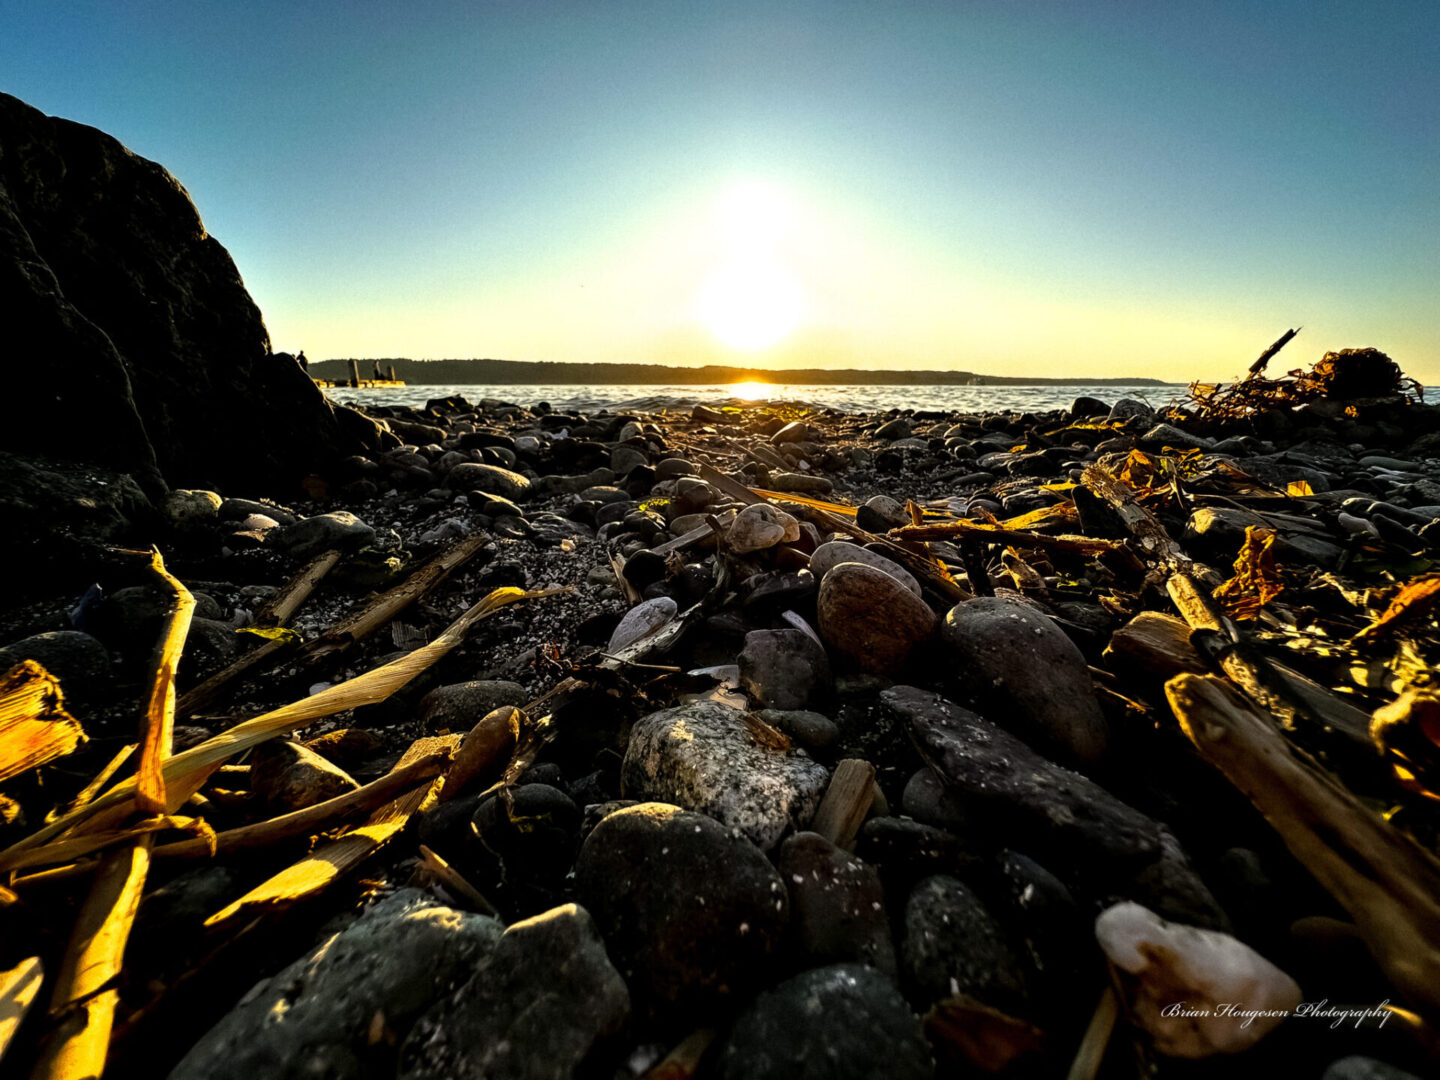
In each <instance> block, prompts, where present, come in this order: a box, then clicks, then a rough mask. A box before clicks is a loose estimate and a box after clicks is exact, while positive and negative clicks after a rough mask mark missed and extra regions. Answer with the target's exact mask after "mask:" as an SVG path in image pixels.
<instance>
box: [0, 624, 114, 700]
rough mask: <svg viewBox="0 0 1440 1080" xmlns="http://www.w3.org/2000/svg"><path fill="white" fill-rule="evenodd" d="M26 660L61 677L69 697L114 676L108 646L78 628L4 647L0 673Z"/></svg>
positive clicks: (85, 692) (94, 688)
mask: <svg viewBox="0 0 1440 1080" xmlns="http://www.w3.org/2000/svg"><path fill="white" fill-rule="evenodd" d="M22 660H34V661H35V662H36V663H37V664H39V665H40V666H41V667H43V668H44V669H45V670H46V671H48V672H50V674H51V675H54V676H55V677H56V678H57V679H59V680H60V690H61V692H62V693H63V694H65V696H66V697H69V698H82V699H83V698H84V697H86V696H88V695H92V694H94V693H96V692H97V691H98V690H100V689H101V686H102V684H103V683H105V682H108V681H109V679H110V654H109V653H108V652H107V651H106V650H105V646H104V645H102V644H100V642H99V641H98V640H97V639H95V638H93V637H91V636H90V635H89V634H82V633H80V632H79V631H78V630H52V631H51V632H50V633H48V634H34V635H32V636H30V637H27V638H21V639H20V640H19V641H16V642H12V643H11V644H9V645H6V646H5V647H4V648H3V649H0V674H3V673H4V672H6V671H9V670H10V669H11V668H12V667H14V666H15V665H16V664H18V663H20V662H21V661H22Z"/></svg>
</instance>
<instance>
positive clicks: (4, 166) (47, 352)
mask: <svg viewBox="0 0 1440 1080" xmlns="http://www.w3.org/2000/svg"><path fill="white" fill-rule="evenodd" d="M0 307H3V308H4V309H5V311H6V312H7V313H8V314H7V318H6V322H7V326H6V330H7V334H6V337H7V339H8V340H7V341H6V344H7V346H8V349H7V352H8V354H9V363H8V364H7V365H6V371H5V378H6V380H7V383H8V387H7V389H8V390H9V391H10V392H9V393H7V394H6V398H7V399H8V400H9V401H10V402H11V403H12V407H11V408H10V409H7V410H6V416H5V422H4V424H3V425H0V448H5V449H12V450H16V451H19V452H22V453H27V452H29V453H44V454H49V455H52V456H56V457H62V458H67V459H71V460H80V461H91V462H98V463H103V464H105V465H108V466H109V467H111V468H115V469H119V470H122V471H128V472H131V473H132V474H134V475H135V477H136V479H137V480H139V481H140V483H141V484H142V486H144V487H146V488H147V489H148V490H150V491H151V492H152V493H153V492H155V491H157V490H159V488H160V480H161V478H162V477H163V479H164V481H165V482H168V483H169V484H170V485H171V486H174V487H187V488H193V487H201V488H219V489H221V490H229V491H233V492H242V493H245V494H255V493H259V492H266V491H272V492H273V491H280V490H288V489H291V488H293V487H294V486H295V484H296V482H297V481H298V480H299V479H300V478H301V477H303V476H304V475H305V474H306V473H307V472H309V471H312V470H313V469H315V468H317V467H319V466H321V465H323V464H324V463H325V462H326V461H328V460H329V459H331V458H333V457H335V456H336V455H337V454H342V453H349V452H352V451H353V449H355V448H356V447H351V446H350V445H349V444H350V442H351V439H350V438H348V437H347V436H346V435H345V434H343V433H342V432H341V430H340V428H339V426H338V424H337V419H336V414H335V411H334V409H333V408H332V407H331V406H330V405H329V403H328V402H327V401H326V400H325V398H324V397H323V395H321V393H320V392H319V390H317V389H316V388H315V386H314V384H313V383H312V382H311V381H310V379H309V378H308V377H307V376H306V374H305V373H304V372H303V371H302V370H301V369H300V368H299V366H298V365H297V364H296V363H295V362H294V360H293V359H291V358H290V357H289V356H287V355H285V354H278V355H277V354H272V353H271V351H270V338H269V335H268V334H267V333H266V330H265V324H264V322H263V321H262V319H261V317H260V311H259V309H258V308H257V307H256V306H255V303H254V301H253V300H251V299H250V295H249V294H248V293H247V292H246V291H245V285H244V283H243V282H242V281H241V280H240V274H239V272H238V271H237V270H236V269H235V264H234V262H233V261H232V260H231V258H230V255H229V253H228V252H227V251H226V250H225V249H224V248H223V247H222V246H221V245H220V243H219V242H218V241H216V240H215V239H214V238H213V237H211V236H209V235H208V234H207V233H206V232H205V228H204V225H203V224H201V221H200V217H199V214H198V213H197V212H196V210H195V206H194V204H192V203H191V201H190V197H189V196H188V195H187V194H186V192H185V189H184V188H183V187H181V186H180V184H179V183H178V182H177V181H176V179H175V178H174V177H173V176H171V175H170V174H169V173H168V172H167V171H166V170H165V169H164V168H162V167H161V166H160V165H157V164H156V163H155V162H153V161H147V160H146V159H144V158H142V157H139V156H137V155H135V154H133V153H131V152H130V151H129V150H127V149H126V148H125V147H124V146H122V145H121V144H120V143H119V142H117V141H116V140H115V139H113V138H111V137H110V136H108V135H106V134H104V133H103V132H100V131H96V130H95V129H94V128H90V127H85V126H84V125H81V124H76V123H72V122H70V121H68V120H61V119H57V118H54V117H49V116H46V115H44V114H43V113H41V112H39V111H37V110H35V109H33V108H31V107H30V106H28V105H26V104H25V103H24V102H22V101H19V100H18V99H16V98H13V97H10V96H8V95H5V94H0Z"/></svg>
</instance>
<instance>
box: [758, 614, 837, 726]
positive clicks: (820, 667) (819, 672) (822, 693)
mask: <svg viewBox="0 0 1440 1080" xmlns="http://www.w3.org/2000/svg"><path fill="white" fill-rule="evenodd" d="M739 665H740V685H741V686H742V687H743V688H744V689H745V692H746V693H747V694H749V695H750V696H751V697H753V698H754V699H755V700H756V701H757V702H759V704H760V706H761V707H762V708H766V709H803V708H805V707H806V706H807V705H809V704H811V703H812V702H814V701H816V700H819V699H821V698H824V697H826V696H828V695H829V693H830V691H831V689H832V687H833V685H834V683H833V680H832V678H831V675H830V660H829V658H828V657H827V656H826V655H825V649H824V647H823V646H822V645H821V644H820V643H819V642H818V641H816V640H815V639H814V638H812V637H811V636H810V635H809V634H807V633H805V632H804V631H801V630H754V631H752V632H751V633H748V634H746V635H745V648H744V649H742V650H741V651H740V656H739Z"/></svg>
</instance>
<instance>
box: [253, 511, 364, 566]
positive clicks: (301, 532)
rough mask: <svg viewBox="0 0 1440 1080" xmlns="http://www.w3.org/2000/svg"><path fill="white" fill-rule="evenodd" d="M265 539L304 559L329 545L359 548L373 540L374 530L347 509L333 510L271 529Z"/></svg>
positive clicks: (349, 548) (330, 546)
mask: <svg viewBox="0 0 1440 1080" xmlns="http://www.w3.org/2000/svg"><path fill="white" fill-rule="evenodd" d="M268 539H269V540H270V542H271V543H272V544H274V545H275V546H276V547H278V548H279V549H280V550H281V551H284V552H286V553H288V554H290V555H293V556H294V557H295V558H297V559H308V558H311V557H312V556H315V555H319V554H320V553H321V552H322V551H328V550H329V549H330V548H342V549H344V550H347V551H350V550H354V549H355V548H362V547H364V546H365V545H366V544H369V543H371V542H373V541H374V539H375V530H374V529H372V528H371V527H370V526H369V525H366V524H365V522H363V521H361V520H360V519H359V518H358V517H356V516H355V515H354V514H352V513H350V511H348V510H336V511H334V512H333V513H329V514H316V515H315V516H314V517H307V518H302V519H301V520H299V521H297V522H295V524H293V525H284V526H281V527H280V528H278V529H272V530H270V532H269V535H268Z"/></svg>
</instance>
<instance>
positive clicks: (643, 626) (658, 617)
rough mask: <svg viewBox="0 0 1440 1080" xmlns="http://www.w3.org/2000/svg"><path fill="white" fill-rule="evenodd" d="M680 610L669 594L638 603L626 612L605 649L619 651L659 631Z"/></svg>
mask: <svg viewBox="0 0 1440 1080" xmlns="http://www.w3.org/2000/svg"><path fill="white" fill-rule="evenodd" d="M679 610H680V605H679V604H677V603H675V601H674V600H672V599H670V597H668V596H657V597H655V599H653V600H646V601H645V602H644V603H643V604H636V605H635V606H634V607H633V608H631V609H630V610H629V611H627V612H626V613H625V617H624V618H623V619H621V620H620V625H618V626H617V627H615V630H614V631H613V632H612V633H611V635H610V644H609V645H607V646H606V647H605V651H606V652H608V653H618V652H619V651H620V650H621V649H624V648H627V647H628V646H631V645H633V644H635V642H637V641H639V640H640V639H641V638H646V637H649V636H650V635H652V634H655V633H657V632H658V631H659V630H660V629H661V628H662V627H664V626H665V624H666V623H668V622H670V621H671V620H672V619H674V618H675V616H676V614H677V613H678V612H679Z"/></svg>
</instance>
